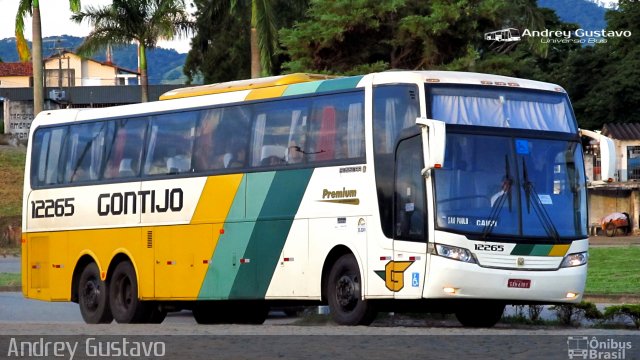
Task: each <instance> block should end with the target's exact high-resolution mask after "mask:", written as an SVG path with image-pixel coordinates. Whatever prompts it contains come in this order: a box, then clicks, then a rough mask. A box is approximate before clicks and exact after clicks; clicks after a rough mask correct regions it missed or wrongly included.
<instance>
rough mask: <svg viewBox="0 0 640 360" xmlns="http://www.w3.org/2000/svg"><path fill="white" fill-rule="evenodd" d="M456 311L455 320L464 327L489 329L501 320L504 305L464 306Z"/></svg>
mask: <svg viewBox="0 0 640 360" xmlns="http://www.w3.org/2000/svg"><path fill="white" fill-rule="evenodd" d="M463 306H464V307H461V308H460V309H458V311H456V318H457V319H458V321H459V322H460V324H462V326H464V327H473V328H489V327H493V326H494V325H495V324H497V323H498V321H500V318H502V313H503V312H504V304H500V303H493V302H491V303H478V304H466V306H465V305H463Z"/></svg>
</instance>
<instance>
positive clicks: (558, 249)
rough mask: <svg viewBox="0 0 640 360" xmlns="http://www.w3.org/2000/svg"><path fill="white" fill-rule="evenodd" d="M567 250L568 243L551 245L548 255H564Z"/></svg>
mask: <svg viewBox="0 0 640 360" xmlns="http://www.w3.org/2000/svg"><path fill="white" fill-rule="evenodd" d="M567 251H569V245H553V248H551V251H549V256H564V255H565V254H566V253H567Z"/></svg>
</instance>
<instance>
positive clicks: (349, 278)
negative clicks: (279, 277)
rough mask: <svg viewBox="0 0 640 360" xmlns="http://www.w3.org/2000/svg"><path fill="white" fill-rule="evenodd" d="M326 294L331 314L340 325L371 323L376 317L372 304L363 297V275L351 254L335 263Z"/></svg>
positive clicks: (330, 273)
mask: <svg viewBox="0 0 640 360" xmlns="http://www.w3.org/2000/svg"><path fill="white" fill-rule="evenodd" d="M326 294H327V300H328V302H329V309H330V311H331V316H332V317H333V320H334V321H335V322H337V323H338V324H340V325H369V324H371V322H373V320H374V319H375V317H376V312H375V310H374V308H373V306H372V304H371V303H370V302H369V301H367V300H363V299H362V276H361V275H360V269H359V268H358V263H357V261H356V259H355V257H354V256H353V255H351V254H347V255H342V257H340V258H339V259H338V261H336V263H335V264H333V268H331V272H329V278H328V281H327V290H326Z"/></svg>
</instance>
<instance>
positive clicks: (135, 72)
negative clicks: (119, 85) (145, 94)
mask: <svg viewBox="0 0 640 360" xmlns="http://www.w3.org/2000/svg"><path fill="white" fill-rule="evenodd" d="M64 54H71V55H75V56H77V57H79V58H82V59H85V60H89V61H93V62H94V63H97V64H100V65H104V66H111V67H112V68H116V69H117V70H119V71H121V72H126V73H130V74H135V75H140V73H139V72H137V71H134V70H129V69H125V68H123V67H120V66H118V65H116V64H114V63H111V62H102V61H98V60H94V59H91V58H85V57H83V56H80V55H78V54H76V53H74V52H73V51H69V50H62V55H64ZM54 59H55V60H57V59H58V54H53V55H51V56H49V57H48V58H46V59H44V61H45V62H46V61H49V60H54Z"/></svg>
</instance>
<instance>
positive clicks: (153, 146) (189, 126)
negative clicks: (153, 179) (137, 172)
mask: <svg viewBox="0 0 640 360" xmlns="http://www.w3.org/2000/svg"><path fill="white" fill-rule="evenodd" d="M190 115H191V114H181V113H178V114H169V115H162V116H157V117H154V118H153V119H152V125H151V134H150V136H149V144H148V146H147V156H146V162H145V167H144V170H145V171H144V173H145V175H161V174H165V175H166V174H177V173H185V172H189V171H190V170H191V152H192V150H193V149H192V148H193V139H194V137H195V120H196V119H195V116H190Z"/></svg>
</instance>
